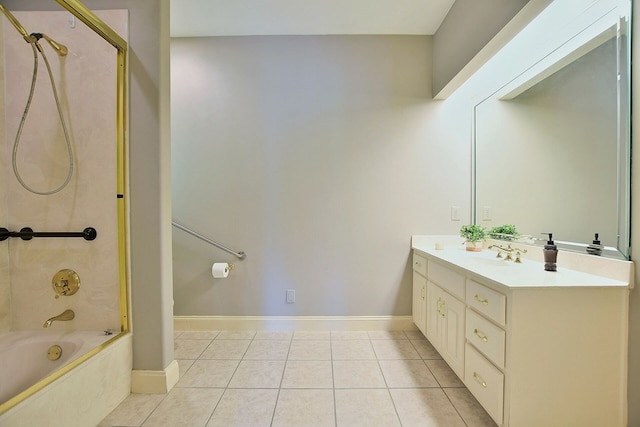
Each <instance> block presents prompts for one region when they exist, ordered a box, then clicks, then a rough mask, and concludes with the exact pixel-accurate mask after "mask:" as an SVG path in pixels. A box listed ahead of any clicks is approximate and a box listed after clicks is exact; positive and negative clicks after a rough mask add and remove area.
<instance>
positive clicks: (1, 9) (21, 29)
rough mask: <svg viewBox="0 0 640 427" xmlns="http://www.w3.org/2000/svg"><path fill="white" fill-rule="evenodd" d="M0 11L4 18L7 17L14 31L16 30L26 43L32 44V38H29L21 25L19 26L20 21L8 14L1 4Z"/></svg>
mask: <svg viewBox="0 0 640 427" xmlns="http://www.w3.org/2000/svg"><path fill="white" fill-rule="evenodd" d="M0 11H2V13H4V16H6V17H7V19H8V20H9V22H11V24H12V25H13V26H14V27H15V28H16V30H18V32H19V33H20V35H21V36H22V37H23V38H24V39H25V40H26V42H27V43H33V42H34V38H33V37H32V36H30V35H29V33H27V30H25V29H24V27H23V26H22V24H20V21H18V20H17V19H16V17H15V16H13V15H12V14H11V12H9V10H7V8H6V7H4V6H3V5H2V4H0Z"/></svg>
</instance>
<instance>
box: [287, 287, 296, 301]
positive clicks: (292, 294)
mask: <svg viewBox="0 0 640 427" xmlns="http://www.w3.org/2000/svg"><path fill="white" fill-rule="evenodd" d="M295 302H296V290H295V289H287V304H293V303H295Z"/></svg>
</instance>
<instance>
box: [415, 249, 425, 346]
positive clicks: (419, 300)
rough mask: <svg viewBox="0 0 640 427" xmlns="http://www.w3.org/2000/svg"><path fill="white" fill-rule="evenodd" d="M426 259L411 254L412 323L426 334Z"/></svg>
mask: <svg viewBox="0 0 640 427" xmlns="http://www.w3.org/2000/svg"><path fill="white" fill-rule="evenodd" d="M426 304H427V259H426V258H424V257H422V256H420V255H418V254H416V253H414V254H413V301H412V316H413V323H415V325H416V326H417V327H418V329H420V332H422V333H423V334H424V335H426V334H427V305H426Z"/></svg>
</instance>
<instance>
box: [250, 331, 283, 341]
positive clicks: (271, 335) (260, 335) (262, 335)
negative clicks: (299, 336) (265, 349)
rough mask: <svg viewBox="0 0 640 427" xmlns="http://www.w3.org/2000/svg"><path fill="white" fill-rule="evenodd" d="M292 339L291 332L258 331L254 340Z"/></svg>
mask: <svg viewBox="0 0 640 427" xmlns="http://www.w3.org/2000/svg"><path fill="white" fill-rule="evenodd" d="M292 337H293V332H292V331H258V332H256V336H255V337H253V339H254V340H290V339H291V338H292Z"/></svg>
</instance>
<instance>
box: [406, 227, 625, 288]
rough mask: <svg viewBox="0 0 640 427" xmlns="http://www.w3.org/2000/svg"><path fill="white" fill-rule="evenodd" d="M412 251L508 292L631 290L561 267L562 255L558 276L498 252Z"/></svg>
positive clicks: (422, 245)
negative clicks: (555, 289)
mask: <svg viewBox="0 0 640 427" xmlns="http://www.w3.org/2000/svg"><path fill="white" fill-rule="evenodd" d="M458 240H459V238H458ZM412 247H413V249H415V250H418V251H420V252H423V253H424V254H425V255H427V256H428V257H432V258H435V259H436V260H440V261H443V262H444V263H447V264H450V265H451V266H452V267H454V268H458V269H461V270H464V272H467V273H472V274H475V275H478V276H481V277H483V278H485V279H488V280H491V281H493V282H496V283H498V284H500V285H503V286H506V287H508V288H544V287H628V286H629V283H628V282H624V281H620V280H616V279H611V278H607V277H603V276H598V275H594V274H589V273H584V272H581V271H577V270H571V269H568V268H563V266H562V265H561V255H562V254H559V256H558V271H555V272H554V271H545V269H544V263H542V262H539V261H533V260H530V259H523V260H522V263H515V262H514V261H505V260H504V259H500V258H496V255H497V252H495V251H493V250H488V249H484V250H483V251H482V252H468V251H466V250H465V248H464V245H462V244H460V243H458V244H455V245H454V244H445V245H444V249H441V250H436V249H435V244H434V243H433V240H431V239H428V240H425V241H419V240H418V241H416V240H414V241H413V243H412Z"/></svg>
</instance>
